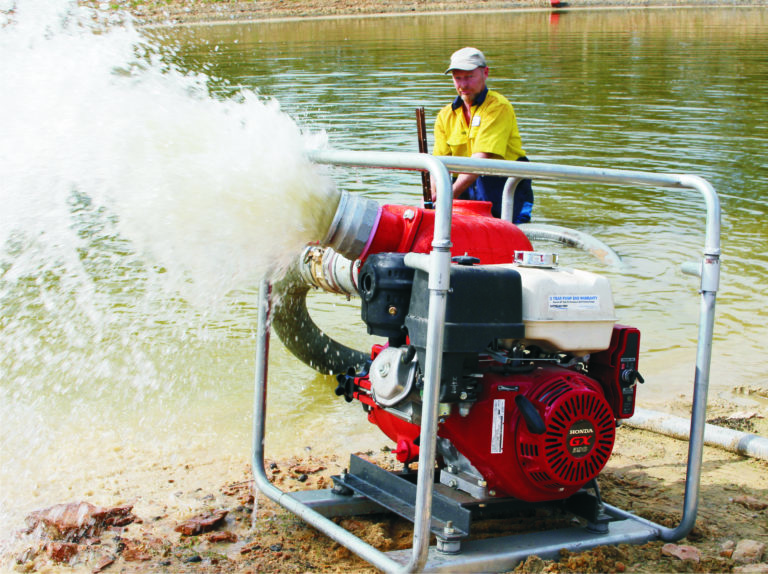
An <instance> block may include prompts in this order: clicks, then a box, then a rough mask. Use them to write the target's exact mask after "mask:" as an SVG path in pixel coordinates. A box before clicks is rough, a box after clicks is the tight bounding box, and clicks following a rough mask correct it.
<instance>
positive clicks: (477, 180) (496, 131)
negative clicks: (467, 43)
mask: <svg viewBox="0 0 768 574" xmlns="http://www.w3.org/2000/svg"><path fill="white" fill-rule="evenodd" d="M445 73H446V74H451V75H452V76H453V84H454V86H456V91H457V92H458V94H459V95H458V96H457V97H456V99H455V100H454V102H453V103H452V104H448V105H447V106H445V107H444V108H443V109H442V110H440V112H439V113H438V115H437V119H436V120H435V147H434V150H433V154H434V155H453V156H462V157H477V158H493V159H505V160H510V161H515V160H517V161H528V158H527V157H525V151H524V150H523V148H522V142H521V140H520V133H519V132H518V130H517V118H516V117H515V110H514V109H513V108H512V105H511V104H510V103H509V101H508V100H507V99H506V98H505V97H504V96H502V95H501V94H499V93H498V92H495V91H493V90H489V89H488V87H487V86H486V80H487V79H488V66H487V65H486V62H485V56H484V55H483V53H482V52H481V51H480V50H477V49H476V48H462V49H461V50H458V51H457V52H454V53H453V55H452V56H451V63H450V65H449V67H448V69H447V70H446V71H445ZM506 180H507V178H506V177H501V176H488V175H483V176H479V177H478V176H477V175H473V174H469V173H462V174H459V175H458V177H455V179H454V181H453V197H454V198H458V199H474V200H480V201H490V202H491V203H492V207H491V213H493V215H494V216H495V217H501V197H502V192H503V190H504V184H505V182H506ZM432 195H433V200H434V199H435V198H434V196H435V190H434V189H433V190H432ZM532 210H533V190H532V189H531V180H530V179H524V180H522V181H521V182H520V183H519V184H518V186H517V190H516V192H515V201H514V206H513V212H512V214H513V215H512V218H513V219H512V221H513V223H526V222H528V221H530V220H531V211H532Z"/></svg>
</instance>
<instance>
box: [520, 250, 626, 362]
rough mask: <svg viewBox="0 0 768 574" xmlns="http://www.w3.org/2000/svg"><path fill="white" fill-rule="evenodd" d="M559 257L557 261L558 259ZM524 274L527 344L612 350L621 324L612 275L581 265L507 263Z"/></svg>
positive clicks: (576, 350)
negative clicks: (613, 337) (582, 268)
mask: <svg viewBox="0 0 768 574" xmlns="http://www.w3.org/2000/svg"><path fill="white" fill-rule="evenodd" d="M555 261H556V259H555ZM505 267H511V268H513V269H515V270H516V271H518V272H519V273H520V277H521V279H522V287H523V293H522V296H523V322H524V323H525V340H524V342H525V343H526V344H533V345H537V346H539V347H541V348H542V349H544V350H547V351H567V352H571V353H577V354H579V355H586V354H588V353H594V352H597V351H603V350H605V349H607V348H608V347H609V345H610V343H611V334H612V332H613V325H614V324H615V322H616V316H615V310H614V306H613V295H612V293H611V285H610V283H609V282H608V279H607V278H605V277H603V276H601V275H597V274H595V273H590V272H588V271H580V270H577V269H568V268H561V267H557V266H556V262H555V263H554V264H553V265H552V266H551V267H550V266H546V265H545V266H529V265H527V264H524V263H523V264H518V263H515V264H511V265H505Z"/></svg>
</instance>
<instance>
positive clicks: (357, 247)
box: [320, 191, 381, 261]
mask: <svg viewBox="0 0 768 574" xmlns="http://www.w3.org/2000/svg"><path fill="white" fill-rule="evenodd" d="M380 217H381V206H380V205H379V204H378V203H377V202H376V201H374V200H372V199H368V198H366V197H363V196H362V195H360V194H352V193H349V192H348V191H342V192H341V199H340V200H339V206H338V207H337V208H336V214H335V215H334V216H333V222H331V226H330V227H329V228H328V233H326V235H325V237H324V238H323V240H322V241H321V242H320V244H321V245H325V246H328V247H333V249H334V250H335V251H336V252H337V253H340V254H341V255H343V256H344V257H346V258H347V259H351V260H353V261H354V260H355V259H357V258H358V257H360V256H361V255H362V254H363V253H364V252H365V250H366V247H367V246H368V245H369V244H370V242H371V240H372V239H373V235H374V232H375V231H376V227H377V226H378V223H379V218H380Z"/></svg>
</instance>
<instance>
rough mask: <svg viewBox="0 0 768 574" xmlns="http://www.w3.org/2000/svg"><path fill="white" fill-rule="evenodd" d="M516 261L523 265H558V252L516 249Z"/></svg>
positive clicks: (545, 266)
mask: <svg viewBox="0 0 768 574" xmlns="http://www.w3.org/2000/svg"><path fill="white" fill-rule="evenodd" d="M515 263H516V264H518V265H520V266H521V267H543V268H550V269H551V268H554V267H557V253H544V252H541V251H515Z"/></svg>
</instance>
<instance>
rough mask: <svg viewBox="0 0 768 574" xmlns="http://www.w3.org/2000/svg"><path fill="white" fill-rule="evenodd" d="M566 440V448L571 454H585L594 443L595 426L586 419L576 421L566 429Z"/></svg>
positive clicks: (580, 455) (576, 455)
mask: <svg viewBox="0 0 768 574" xmlns="http://www.w3.org/2000/svg"><path fill="white" fill-rule="evenodd" d="M566 440H567V444H566V448H567V449H568V452H569V453H571V456H573V457H574V458H582V457H584V456H587V455H588V454H589V451H591V450H592V447H593V446H594V445H595V427H594V426H593V425H592V423H590V422H589V421H587V420H581V421H578V422H576V423H574V424H573V426H571V428H570V429H569V430H568V435H567V437H566Z"/></svg>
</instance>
